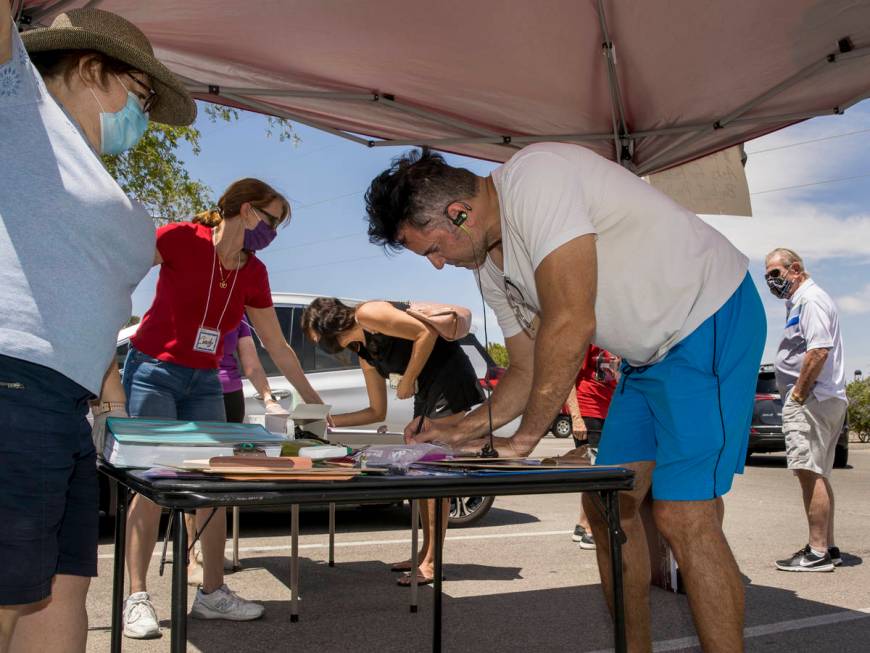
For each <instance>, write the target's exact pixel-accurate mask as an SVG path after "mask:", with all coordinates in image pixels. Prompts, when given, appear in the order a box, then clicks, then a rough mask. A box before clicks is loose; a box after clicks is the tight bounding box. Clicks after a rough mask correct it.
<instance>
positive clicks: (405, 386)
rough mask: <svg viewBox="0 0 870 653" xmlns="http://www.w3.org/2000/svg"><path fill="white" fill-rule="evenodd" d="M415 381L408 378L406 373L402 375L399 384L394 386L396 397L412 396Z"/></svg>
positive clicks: (406, 397)
mask: <svg viewBox="0 0 870 653" xmlns="http://www.w3.org/2000/svg"><path fill="white" fill-rule="evenodd" d="M415 385H416V383H415V382H414V381H413V380H411V379H409V378H408V376H407V375H405V376H403V377H402V380H401V381H399V385H397V386H396V397H398V398H399V399H410V398H411V397H413V396H414V386H415Z"/></svg>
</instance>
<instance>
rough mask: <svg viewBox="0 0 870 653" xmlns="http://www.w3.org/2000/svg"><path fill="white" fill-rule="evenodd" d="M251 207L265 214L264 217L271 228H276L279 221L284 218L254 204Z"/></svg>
mask: <svg viewBox="0 0 870 653" xmlns="http://www.w3.org/2000/svg"><path fill="white" fill-rule="evenodd" d="M251 208H253V209H254V210H255V211H259V212H260V213H262V214H263V215H265V216H266V218H267V219H268V222H269V226H270V227H272V229H277V228H278V225H279V224H281V222H282V221H283V220H284V218H279V217H278V216H277V215H272V214H271V213H269V212H268V211H266V210H265V209H261V208H259V207H256V206H252V207H251Z"/></svg>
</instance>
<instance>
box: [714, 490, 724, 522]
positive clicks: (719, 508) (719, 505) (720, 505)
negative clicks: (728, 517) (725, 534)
mask: <svg viewBox="0 0 870 653" xmlns="http://www.w3.org/2000/svg"><path fill="white" fill-rule="evenodd" d="M715 501H716V516H717V517H718V518H719V528H722V525H723V524H724V523H725V501H724V499H722V497H716V499H715Z"/></svg>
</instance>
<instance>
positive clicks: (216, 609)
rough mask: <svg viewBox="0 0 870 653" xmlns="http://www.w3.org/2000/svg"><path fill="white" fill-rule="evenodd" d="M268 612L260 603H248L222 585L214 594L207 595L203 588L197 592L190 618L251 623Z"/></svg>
mask: <svg viewBox="0 0 870 653" xmlns="http://www.w3.org/2000/svg"><path fill="white" fill-rule="evenodd" d="M265 611H266V608H264V607H263V606H262V605H260V604H259V603H254V602H253V601H248V600H246V599H243V598H242V597H241V596H239V595H238V594H236V593H235V592H233V591H232V590H231V589H230V588H229V587H227V586H226V585H221V586H220V587H219V588H218V589H216V590H215V591H214V592H211V593H209V594H205V593H204V592H203V591H202V588H199V589H198V590H197V591H196V598H195V599H194V601H193V608H191V610H190V616H192V617H195V618H196V619H226V620H227V621H251V620H253V619H259V618H260V617H262V616H263V613H264V612H265Z"/></svg>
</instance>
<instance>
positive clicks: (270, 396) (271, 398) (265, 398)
mask: <svg viewBox="0 0 870 653" xmlns="http://www.w3.org/2000/svg"><path fill="white" fill-rule="evenodd" d="M267 401H274V402H275V403H276V404H277V403H278V398H277V397H275V395H273V394H272V393H271V392H270V393H269V394H267V395H263V403H265V402H267Z"/></svg>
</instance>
